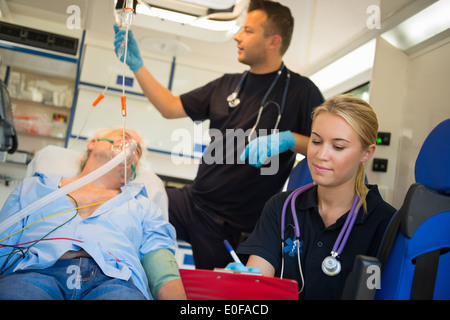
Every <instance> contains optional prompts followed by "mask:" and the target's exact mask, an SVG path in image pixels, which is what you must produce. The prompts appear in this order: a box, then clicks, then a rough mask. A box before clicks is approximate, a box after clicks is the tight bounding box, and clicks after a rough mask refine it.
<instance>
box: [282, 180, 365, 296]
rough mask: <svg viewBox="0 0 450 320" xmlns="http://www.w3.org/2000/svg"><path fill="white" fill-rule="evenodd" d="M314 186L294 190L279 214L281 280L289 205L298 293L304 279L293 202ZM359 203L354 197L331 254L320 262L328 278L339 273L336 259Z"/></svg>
mask: <svg viewBox="0 0 450 320" xmlns="http://www.w3.org/2000/svg"><path fill="white" fill-rule="evenodd" d="M313 186H314V183H313V182H312V183H309V184H307V185H304V186H302V187H300V188H298V189H296V190H294V191H293V192H292V193H291V194H290V195H289V196H288V197H287V199H286V201H285V202H284V205H283V210H282V212H281V257H282V259H281V278H283V270H284V254H283V253H284V243H285V241H284V240H285V239H284V227H285V219H286V211H287V206H288V205H289V203H290V204H291V213H292V219H293V220H294V226H295V238H296V240H295V242H296V246H297V257H298V258H297V259H298V267H299V269H300V278H301V280H302V288H301V290H300V292H301V291H302V290H303V287H304V284H305V282H304V279H303V272H302V266H301V263H300V228H299V224H298V218H297V211H296V210H295V200H296V199H297V197H298V196H299V195H300V194H301V193H303V192H305V191H307V190H309V189H311V188H312V187H313ZM358 202H359V197H358V196H355V200H354V201H353V205H352V208H351V209H350V212H349V214H348V216H347V218H346V219H345V223H344V226H343V227H342V229H341V232H340V233H339V236H338V238H337V239H336V242H335V243H334V245H333V248H332V250H331V254H330V255H329V256H328V257H326V258H325V259H323V261H322V271H323V272H324V273H325V274H326V275H328V276H336V275H338V274H339V272H341V263H340V262H339V260H338V258H339V256H340V254H341V253H342V251H343V250H344V247H345V244H346V243H347V240H348V237H349V235H350V232H351V231H352V229H353V225H354V224H355V221H356V217H357V216H358V212H359V208H358V207H357V205H358Z"/></svg>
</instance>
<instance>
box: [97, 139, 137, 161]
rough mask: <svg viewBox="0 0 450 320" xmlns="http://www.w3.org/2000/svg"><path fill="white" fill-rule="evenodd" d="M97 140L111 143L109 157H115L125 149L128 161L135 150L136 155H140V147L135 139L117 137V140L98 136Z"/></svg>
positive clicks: (132, 156) (131, 158)
mask: <svg viewBox="0 0 450 320" xmlns="http://www.w3.org/2000/svg"><path fill="white" fill-rule="evenodd" d="M97 140H98V141H106V142H109V143H111V159H112V158H114V157H116V156H117V155H118V154H119V153H121V152H122V151H124V150H125V154H126V161H127V162H128V163H130V162H132V160H133V158H134V156H135V152H137V155H138V156H140V153H139V150H140V147H139V145H138V143H137V141H136V140H134V139H132V138H131V139H127V138H126V139H125V141H124V140H123V139H117V140H110V139H106V138H99V139H97Z"/></svg>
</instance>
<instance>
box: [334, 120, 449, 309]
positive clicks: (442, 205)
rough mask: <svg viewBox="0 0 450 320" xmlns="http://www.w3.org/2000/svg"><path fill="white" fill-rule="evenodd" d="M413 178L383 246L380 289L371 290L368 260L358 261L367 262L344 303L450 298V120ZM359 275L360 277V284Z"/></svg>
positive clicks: (425, 150)
mask: <svg viewBox="0 0 450 320" xmlns="http://www.w3.org/2000/svg"><path fill="white" fill-rule="evenodd" d="M415 179H416V183H414V184H413V185H412V186H411V187H410V189H409V190H408V193H407V195H406V197H405V201H404V203H403V205H402V207H401V208H400V209H399V211H398V212H397V213H396V214H395V215H394V217H393V219H392V221H391V222H390V224H389V226H388V228H387V230H386V233H385V235H384V238H383V241H382V244H381V246H380V250H379V253H378V256H377V261H378V262H379V264H378V265H379V266H381V285H380V288H379V289H378V290H376V292H375V290H370V289H369V288H367V285H366V284H367V281H368V276H370V274H371V273H368V272H366V271H364V270H367V266H368V265H370V264H371V263H370V260H367V259H366V258H369V257H363V256H359V257H358V259H359V260H361V259H362V260H365V261H369V263H361V262H360V261H359V262H358V261H357V262H355V267H358V266H359V270H353V271H352V273H351V274H350V275H349V279H348V281H347V283H346V287H345V289H344V293H343V299H359V298H361V297H363V298H364V299H367V298H369V297H370V296H371V297H372V298H375V299H377V300H431V299H435V300H448V299H450V252H449V249H450V119H447V120H445V121H443V122H441V123H440V124H439V125H438V126H436V127H435V128H434V129H433V130H432V132H431V133H430V134H429V135H428V137H427V139H426V140H425V142H424V143H423V146H422V148H421V150H420V152H419V155H418V157H417V159H416V164H415ZM355 275H359V276H361V277H360V278H359V283H358V282H357V281H355V278H354V277H355ZM350 280H351V281H354V282H353V283H349V281H350ZM356 293H358V294H361V293H362V295H359V296H358V295H357V294H356Z"/></svg>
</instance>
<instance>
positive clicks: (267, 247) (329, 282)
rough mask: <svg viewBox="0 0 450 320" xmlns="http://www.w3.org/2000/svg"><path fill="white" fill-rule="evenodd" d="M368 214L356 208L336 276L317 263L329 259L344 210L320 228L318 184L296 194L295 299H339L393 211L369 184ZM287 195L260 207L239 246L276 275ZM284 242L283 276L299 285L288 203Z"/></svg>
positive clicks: (372, 250)
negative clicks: (356, 264)
mask: <svg viewBox="0 0 450 320" xmlns="http://www.w3.org/2000/svg"><path fill="white" fill-rule="evenodd" d="M368 187H369V189H370V191H369V193H368V195H367V198H366V199H367V213H363V210H362V209H361V210H360V212H359V214H358V217H357V219H356V222H355V225H354V227H353V230H352V232H351V234H350V236H349V238H348V241H347V244H346V246H345V248H344V250H343V252H342V254H341V256H340V258H339V260H340V262H341V265H342V270H341V272H340V273H339V274H338V275H336V276H333V277H332V276H328V275H325V274H324V273H323V272H322V269H321V264H322V261H323V259H324V258H325V257H327V256H329V255H330V252H331V250H332V248H333V245H334V243H335V241H336V239H337V238H338V235H339V232H340V231H341V228H342V227H343V225H344V222H345V219H346V218H347V216H348V214H349V212H347V213H345V214H344V215H343V216H342V217H340V218H339V219H338V220H337V221H336V223H335V224H333V225H331V226H329V227H327V228H325V224H324V223H323V220H322V218H321V216H320V214H319V211H318V208H317V186H315V187H313V188H312V189H310V190H308V191H306V192H304V193H303V194H302V195H300V196H299V197H298V198H297V200H296V203H295V208H296V211H297V217H298V222H299V228H300V260H301V266H302V271H303V277H304V282H305V283H304V289H303V292H302V293H300V295H299V299H340V297H341V294H342V290H343V288H344V284H345V280H346V278H347V276H348V274H349V273H350V271H351V270H352V268H353V264H354V261H355V257H356V255H358V254H363V255H368V256H375V255H376V253H377V252H378V248H379V246H380V243H381V240H382V237H383V235H384V232H385V230H386V228H387V225H388V223H389V221H390V220H391V218H392V216H393V214H394V213H395V211H396V210H395V209H394V208H393V207H392V206H390V205H389V204H388V203H386V202H385V201H384V200H383V199H382V198H381V195H380V193H379V191H378V188H377V186H374V185H371V186H368ZM291 192H292V191H287V192H283V193H280V194H278V195H275V196H273V197H272V198H271V199H270V200H269V201H268V202H267V204H266V205H265V207H264V210H263V213H262V215H261V219H260V220H259V221H258V223H257V225H256V227H255V229H254V231H253V232H252V234H251V236H250V237H249V238H248V239H247V240H246V241H245V242H244V243H243V244H241V246H240V247H239V248H238V253H239V254H248V255H257V256H260V257H262V258H264V259H265V260H267V261H268V262H270V263H271V264H272V266H273V267H274V268H275V270H276V272H275V276H276V277H280V269H281V250H282V249H281V248H282V246H281V211H282V207H283V204H284V202H285V200H286V198H287V197H288V195H289V194H290V193H291ZM284 236H285V244H284V246H283V256H284V273H283V278H285V279H294V280H297V282H298V285H299V289H300V288H301V287H302V281H301V278H300V270H299V267H298V257H297V250H296V248H295V247H294V240H295V227H294V220H293V218H292V212H291V210H290V205H289V206H288V210H287V212H286V222H285V230H284Z"/></svg>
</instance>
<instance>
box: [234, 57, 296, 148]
mask: <svg viewBox="0 0 450 320" xmlns="http://www.w3.org/2000/svg"><path fill="white" fill-rule="evenodd" d="M284 69H286V85H285V86H284V92H283V99H282V101H281V107H280V105H279V104H278V103H276V102H275V101H267V99H268V98H269V95H270V93H271V92H272V90H273V88H274V87H275V85H276V84H277V82H278V79H279V78H280V76H281V74H282V73H283V70H284ZM247 76H248V71H246V72H245V73H244V75H243V76H242V78H241V80H240V81H239V84H238V85H237V87H236V89H234V91H233V93H231V94H230V95H229V96H228V97H227V101H228V106H229V107H230V108H236V107H237V106H238V105H239V104H240V103H241V100H240V99H239V94H240V93H241V90H242V87H243V86H244V82H245V80H246V79H247ZM290 80H291V73H290V71H289V70H288V69H287V68H286V67H285V65H284V63H282V64H281V67H280V69H278V72H277V76H276V77H275V79H274V80H273V81H272V84H271V85H270V87H269V90H267V92H266V94H265V95H264V98H263V99H262V102H261V107H260V108H259V111H258V116H257V118H256V122H255V125H254V126H253V128H252V130H251V131H250V134H249V140H250V138H251V136H252V134H253V133H254V132H255V129H256V127H257V126H258V124H259V121H260V119H261V115H262V113H263V111H264V108H265V107H266V106H268V105H270V104H271V103H273V104H274V105H275V106H276V107H277V109H278V117H277V120H276V122H275V127H274V130H276V129H277V128H278V124H279V123H280V120H281V115H282V114H283V112H284V107H285V104H286V97H287V92H288V88H289V82H290Z"/></svg>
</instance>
